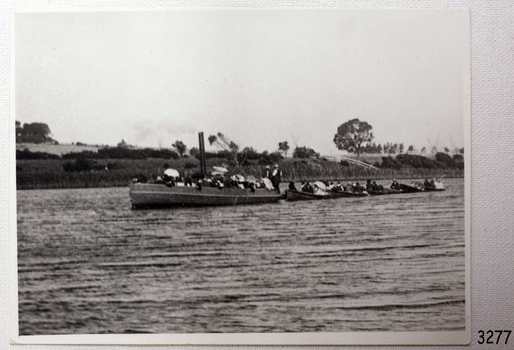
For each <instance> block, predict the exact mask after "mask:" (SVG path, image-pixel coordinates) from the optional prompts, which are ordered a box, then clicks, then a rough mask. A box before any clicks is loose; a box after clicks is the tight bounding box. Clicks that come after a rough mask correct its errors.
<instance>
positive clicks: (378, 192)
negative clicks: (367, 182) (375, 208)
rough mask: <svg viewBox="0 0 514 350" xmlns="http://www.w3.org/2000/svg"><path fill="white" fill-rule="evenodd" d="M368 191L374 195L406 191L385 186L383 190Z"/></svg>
mask: <svg viewBox="0 0 514 350" xmlns="http://www.w3.org/2000/svg"><path fill="white" fill-rule="evenodd" d="M368 193H369V194H370V195H372V196H383V195H388V194H399V193H404V192H403V191H402V190H395V189H392V188H384V189H383V190H377V191H373V190H371V191H368Z"/></svg>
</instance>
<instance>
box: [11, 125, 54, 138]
mask: <svg viewBox="0 0 514 350" xmlns="http://www.w3.org/2000/svg"><path fill="white" fill-rule="evenodd" d="M20 125H21V123H19V122H18V123H16V135H17V136H18V132H19V133H20V136H21V137H20V138H19V139H20V142H29V143H44V142H49V141H53V140H52V138H51V137H50V134H51V133H52V132H51V131H50V128H49V127H48V125H47V124H45V123H31V124H27V123H25V124H23V127H22V128H20Z"/></svg>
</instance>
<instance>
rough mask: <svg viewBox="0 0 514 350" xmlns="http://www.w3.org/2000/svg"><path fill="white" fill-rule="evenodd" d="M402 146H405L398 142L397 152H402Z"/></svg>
mask: <svg viewBox="0 0 514 350" xmlns="http://www.w3.org/2000/svg"><path fill="white" fill-rule="evenodd" d="M404 148H405V146H404V145H403V143H400V144H399V145H398V152H400V153H403V150H404Z"/></svg>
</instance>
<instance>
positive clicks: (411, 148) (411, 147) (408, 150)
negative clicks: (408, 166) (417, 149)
mask: <svg viewBox="0 0 514 350" xmlns="http://www.w3.org/2000/svg"><path fill="white" fill-rule="evenodd" d="M409 152H414V145H410V146H409V148H408V149H407V154H409Z"/></svg>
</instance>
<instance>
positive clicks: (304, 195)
mask: <svg viewBox="0 0 514 350" xmlns="http://www.w3.org/2000/svg"><path fill="white" fill-rule="evenodd" d="M330 198H334V197H332V196H330V194H315V193H309V192H301V191H295V190H287V191H286V200H288V201H308V200H320V199H330Z"/></svg>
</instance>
